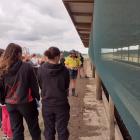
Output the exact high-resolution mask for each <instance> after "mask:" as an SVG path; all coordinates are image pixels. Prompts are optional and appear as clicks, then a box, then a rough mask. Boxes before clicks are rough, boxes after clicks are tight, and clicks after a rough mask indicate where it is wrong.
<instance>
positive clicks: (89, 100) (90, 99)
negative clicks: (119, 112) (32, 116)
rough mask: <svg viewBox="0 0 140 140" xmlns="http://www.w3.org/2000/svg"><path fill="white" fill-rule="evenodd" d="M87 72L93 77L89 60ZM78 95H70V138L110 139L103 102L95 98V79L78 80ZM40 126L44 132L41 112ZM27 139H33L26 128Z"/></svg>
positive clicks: (81, 139)
mask: <svg viewBox="0 0 140 140" xmlns="http://www.w3.org/2000/svg"><path fill="white" fill-rule="evenodd" d="M86 73H88V76H89V77H91V69H90V64H89V62H88V63H86ZM77 93H78V97H69V102H70V106H71V113H70V114H71V118H70V122H69V131H70V138H69V140H108V134H109V132H108V123H107V118H106V114H105V110H104V107H103V103H102V102H99V101H96V98H95V79H93V78H82V79H80V78H79V79H78V82H77ZM39 119H40V127H41V130H42V133H43V120H42V117H41V113H40V117H39ZM25 136H26V140H31V139H30V135H29V133H28V130H27V129H26V130H25ZM42 140H44V138H43V135H42Z"/></svg>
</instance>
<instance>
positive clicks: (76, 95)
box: [72, 88, 78, 97]
mask: <svg viewBox="0 0 140 140" xmlns="http://www.w3.org/2000/svg"><path fill="white" fill-rule="evenodd" d="M72 96H74V97H78V94H76V92H75V88H73V89H72Z"/></svg>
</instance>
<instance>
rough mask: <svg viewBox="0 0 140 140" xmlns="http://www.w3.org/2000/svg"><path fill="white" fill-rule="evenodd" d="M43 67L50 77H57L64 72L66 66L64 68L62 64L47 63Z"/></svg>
mask: <svg viewBox="0 0 140 140" xmlns="http://www.w3.org/2000/svg"><path fill="white" fill-rule="evenodd" d="M42 67H43V69H44V70H45V71H46V73H47V75H49V76H56V75H58V74H59V73H60V72H62V71H63V70H64V68H65V66H63V65H62V64H51V63H45V64H43V66H42Z"/></svg>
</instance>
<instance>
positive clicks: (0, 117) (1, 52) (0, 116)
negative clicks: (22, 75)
mask: <svg viewBox="0 0 140 140" xmlns="http://www.w3.org/2000/svg"><path fill="white" fill-rule="evenodd" d="M3 52H4V50H3V49H0V57H1V56H2V54H3ZM0 85H1V81H0ZM1 126H2V108H1V105H0V128H1Z"/></svg>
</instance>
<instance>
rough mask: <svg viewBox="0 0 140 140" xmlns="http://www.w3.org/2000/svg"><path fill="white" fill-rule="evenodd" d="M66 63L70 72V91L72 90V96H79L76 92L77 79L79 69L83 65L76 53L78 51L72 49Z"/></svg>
mask: <svg viewBox="0 0 140 140" xmlns="http://www.w3.org/2000/svg"><path fill="white" fill-rule="evenodd" d="M65 65H66V67H67V68H68V69H69V74H70V93H71V92H72V96H76V97H77V96H78V94H77V93H76V92H75V89H76V80H77V75H78V69H79V67H80V65H81V61H80V59H79V57H78V56H77V54H76V51H74V50H72V51H70V54H69V56H68V57H66V59H65Z"/></svg>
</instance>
